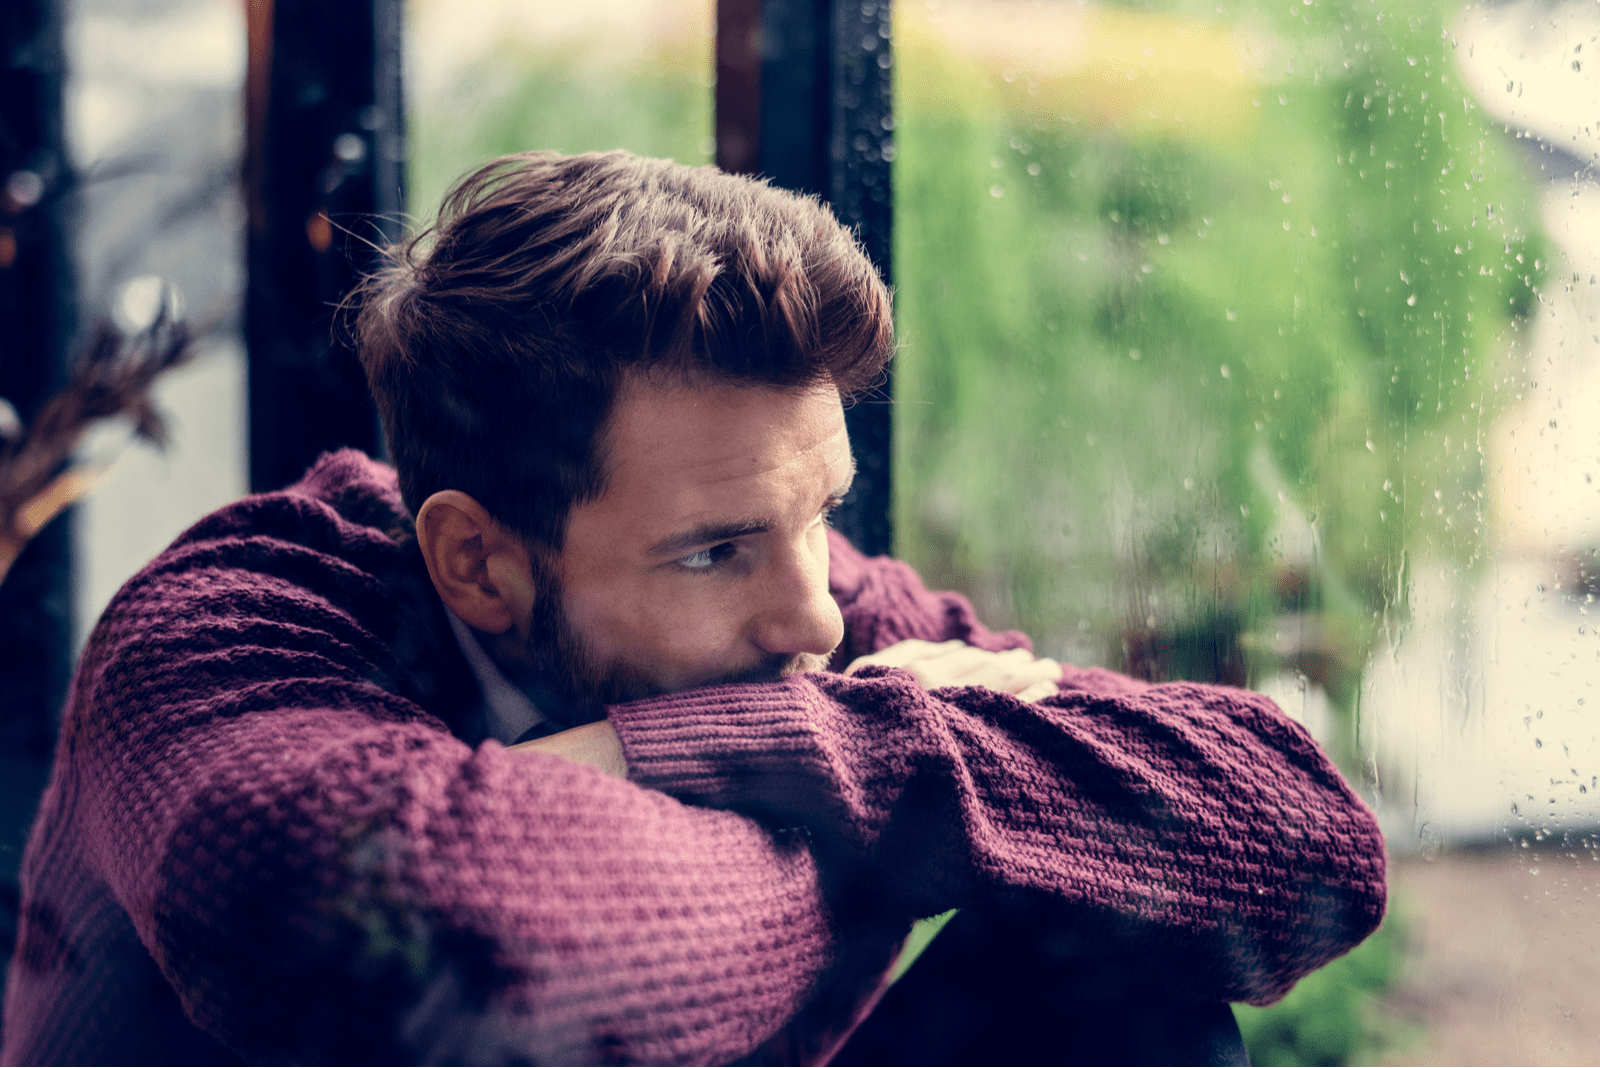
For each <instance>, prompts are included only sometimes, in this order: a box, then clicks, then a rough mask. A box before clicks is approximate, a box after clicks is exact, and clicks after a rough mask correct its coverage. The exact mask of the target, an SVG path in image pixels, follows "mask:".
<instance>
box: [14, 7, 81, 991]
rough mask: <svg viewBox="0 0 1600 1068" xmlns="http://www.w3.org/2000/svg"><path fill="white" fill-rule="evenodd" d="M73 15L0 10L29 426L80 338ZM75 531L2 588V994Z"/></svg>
mask: <svg viewBox="0 0 1600 1068" xmlns="http://www.w3.org/2000/svg"><path fill="white" fill-rule="evenodd" d="M63 8H64V5H63V4H61V3H59V2H58V0H6V2H5V3H3V4H0V56H3V58H4V67H3V70H0V397H4V398H5V399H6V400H8V401H10V402H11V404H12V405H13V406H14V407H15V408H16V409H17V414H18V415H19V416H20V417H21V420H22V422H23V423H24V424H27V423H31V422H32V420H33V416H34V414H35V412H36V411H37V410H38V409H39V407H40V406H41V405H42V404H43V403H44V402H45V401H46V400H48V399H49V398H50V397H51V396H52V395H53V394H54V393H55V392H56V391H57V390H59V389H60V388H61V387H62V386H63V385H64V384H65V382H66V354H67V348H68V345H69V343H70V336H71V333H72V329H73V313H72V308H73V292H74V272H73V269H72V261H71V247H70V244H69V242H68V240H67V233H68V224H67V219H66V217H65V215H66V210H67V209H66V203H67V202H66V200H65V199H64V197H65V196H66V195H67V194H68V193H69V192H70V190H71V186H72V182H71V174H70V172H69V170H68V161H67V156H66V150H65V146H64V142H63V133H62V108H61V99H62V97H61V94H62V82H63V79H64V77H65V62H64V59H63V44H62V25H61V20H62V17H63ZM3 450H4V442H0V451H3ZM71 523H72V512H71V510H70V509H69V510H68V511H67V512H66V513H65V514H63V515H61V516H58V517H57V518H56V519H55V520H54V521H53V522H51V523H50V524H49V525H48V526H46V527H45V528H44V529H43V530H41V531H40V532H39V533H38V534H36V535H35V536H34V537H33V539H32V540H31V541H29V542H28V546H27V548H26V549H24V550H23V552H22V555H21V556H20V557H19V558H18V559H17V561H16V563H15V564H13V565H12V567H11V570H10V573H9V574H8V575H7V576H6V577H5V580H4V581H3V582H0V985H3V983H4V974H5V973H4V969H5V964H6V961H7V959H8V958H9V956H10V954H11V947H12V946H13V944H15V942H16V922H17V904H18V897H17V868H18V865H19V863H20V861H21V859H22V846H23V844H24V842H25V841H26V839H27V835H28V828H29V826H30V825H31V824H32V822H33V812H34V808H35V806H36V805H37V804H38V799H39V793H40V791H41V790H42V789H43V788H44V783H45V778H46V775H47V774H48V771H49V766H50V755H51V752H52V750H53V748H54V746H53V742H54V739H55V722H56V716H57V714H58V712H59V709H60V707H61V701H62V698H63V697H64V696H65V694H66V689H67V681H68V677H69V674H70V672H71V668H72V661H71V656H72V528H71ZM0 993H3V991H0Z"/></svg>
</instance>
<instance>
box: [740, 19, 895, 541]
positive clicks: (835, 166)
mask: <svg viewBox="0 0 1600 1068" xmlns="http://www.w3.org/2000/svg"><path fill="white" fill-rule="evenodd" d="M890 25H891V20H890V7H889V2H888V0H866V2H862V0H854V2H851V0H718V3H717V90H716V92H717V98H716V113H717V164H718V166H720V167H722V168H723V169H724V170H730V171H737V172H739V173H744V174H760V175H764V176H766V177H768V178H771V179H772V180H773V182H774V183H775V184H777V185H781V186H784V187H785V188H788V189H795V190H798V191H800V192H803V193H815V194H817V195H819V196H821V197H823V198H824V199H825V200H827V201H828V203H829V204H830V205H831V206H832V207H833V211H834V214H835V215H837V216H838V217H839V221H840V222H842V223H844V224H845V225H846V226H849V227H852V228H854V229H855V230H856V232H857V233H858V234H859V235H860V237H861V243H862V245H863V246H864V247H865V248H866V250H867V255H868V256H870V257H871V258H872V262H873V263H874V264H875V265H876V266H877V268H878V271H879V273H881V274H882V275H883V280H884V282H885V283H888V282H889V281H890V280H891V274H890V266H891V264H890V253H891V249H892V244H891V226H892V223H893V216H894V204H893V200H892V196H891V191H890V163H891V161H892V160H893V159H894V145H893V140H892V138H893V135H892V132H891V131H892V130H893V128H894V111H893V108H892V106H891V93H890V87H891V81H892V77H891V76H892V71H891V69H890V67H891V64H892V62H893V58H892V57H893V53H892V50H891V48H890ZM751 146H756V147H755V150H754V151H753V152H752V151H751ZM891 411H892V410H891V408H890V406H889V390H888V387H887V386H886V387H885V388H884V389H883V391H882V392H881V395H878V396H873V397H868V398H864V399H863V400H861V401H859V402H857V403H856V404H855V405H854V406H853V407H851V408H850V409H849V410H847V411H846V413H845V419H846V421H847V423H848V424H849V428H850V441H851V444H852V447H853V448H854V449H855V454H856V465H857V468H858V474H857V476H856V486H855V489H854V490H853V491H852V492H851V494H850V497H849V498H848V499H847V500H846V501H845V505H844V507H843V508H841V509H840V510H839V512H838V513H837V514H836V516H835V525H836V526H838V527H839V529H840V530H841V531H843V532H844V533H845V534H846V535H847V536H848V537H849V538H850V540H851V541H852V542H854V543H855V544H856V545H857V547H859V548H861V549H862V550H864V551H866V552H869V553H887V552H889V551H890V549H891V548H892V546H893V528H892V527H891V525H890V516H889V509H890V504H891V499H892V498H891V495H890V485H889V477H890V443H891V436H892V435H891Z"/></svg>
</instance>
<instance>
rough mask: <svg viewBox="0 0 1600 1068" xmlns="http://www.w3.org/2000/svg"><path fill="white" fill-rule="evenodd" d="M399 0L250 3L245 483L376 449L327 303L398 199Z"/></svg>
mask: <svg viewBox="0 0 1600 1068" xmlns="http://www.w3.org/2000/svg"><path fill="white" fill-rule="evenodd" d="M400 4H401V0H352V2H349V3H337V4H329V3H324V2H321V0H257V2H255V3H252V4H251V5H250V70H249V74H248V85H247V88H246V113H247V131H246V152H247V156H248V158H247V161H246V168H245V180H246V186H247V190H246V205H247V211H248V213H249V229H248V233H249V238H248V241H249V249H248V264H249V289H248V294H247V297H246V309H245V319H246V326H245V329H246V337H247V339H248V343H249V360H250V370H249V382H250V484H251V488H252V489H255V490H258V491H259V490H268V489H275V488H278V487H280V486H283V485H285V484H286V483H289V482H292V481H294V480H295V479H297V478H299V477H300V475H301V474H303V473H304V472H305V469H306V468H307V467H308V466H309V465H310V464H311V463H312V461H314V460H315V459H316V457H317V456H318V455H319V454H320V453H322V452H324V451H325V450H328V449H335V448H339V447H342V446H346V445H349V446H354V447H356V448H359V449H363V450H366V451H367V452H369V453H373V454H378V453H380V452H381V438H380V434H379V432H378V424H377V418H376V415H375V412H374V409H373V406H372V400H371V397H370V396H369V394H368V392H367V386H366V380H365V378H364V377H363V376H362V373H361V368H360V365H359V364H358V363H357V361H356V359H355V354H354V353H353V352H352V351H351V350H350V349H349V347H348V346H347V345H346V344H345V343H344V341H343V339H342V338H341V336H340V335H339V332H338V329H337V326H338V324H337V323H336V320H335V315H334V309H335V307H336V306H337V305H338V303H339V301H340V300H341V299H342V298H343V297H344V296H345V294H346V293H348V292H349V290H350V288H351V286H353V285H354V284H355V282H356V281H357V280H358V278H359V277H360V274H361V272H362V271H364V270H366V269H367V268H368V267H369V266H371V264H372V262H373V251H372V248H371V246H370V244H369V242H380V243H381V242H383V241H385V240H392V239H393V238H395V237H396V236H398V233H399V215H400V212H401V210H402V209H403V207H404V193H403V187H404V174H403V166H404V154H405V142H404V130H405V125H404V118H405V117H404V112H403V107H402V102H401V90H400Z"/></svg>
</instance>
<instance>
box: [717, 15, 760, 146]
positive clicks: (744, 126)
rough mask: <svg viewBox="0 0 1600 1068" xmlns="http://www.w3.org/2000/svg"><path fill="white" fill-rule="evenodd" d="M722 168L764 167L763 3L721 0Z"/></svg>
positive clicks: (719, 137) (719, 110)
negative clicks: (762, 140) (762, 107)
mask: <svg viewBox="0 0 1600 1068" xmlns="http://www.w3.org/2000/svg"><path fill="white" fill-rule="evenodd" d="M716 86H717V88H716V109H715V110H716V127H717V130H716V133H717V166H718V167H721V168H722V169H723V170H725V171H728V172H729V173H731V174H754V173H755V172H756V171H758V170H759V169H760V168H761V0H717V80H716Z"/></svg>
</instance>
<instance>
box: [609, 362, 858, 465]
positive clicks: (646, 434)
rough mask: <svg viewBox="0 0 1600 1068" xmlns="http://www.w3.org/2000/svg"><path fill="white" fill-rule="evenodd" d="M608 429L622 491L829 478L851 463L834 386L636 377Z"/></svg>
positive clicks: (611, 460) (611, 458) (625, 390)
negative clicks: (687, 483) (664, 482)
mask: <svg viewBox="0 0 1600 1068" xmlns="http://www.w3.org/2000/svg"><path fill="white" fill-rule="evenodd" d="M608 429H609V432H608V434H607V438H608V441H607V446H608V448H607V452H608V453H609V456H608V459H609V465H608V466H609V467H610V471H611V475H612V481H613V485H614V486H615V484H616V482H618V481H619V480H620V481H622V482H629V483H634V482H640V481H644V482H650V481H652V480H660V479H671V480H673V481H676V479H675V478H674V477H673V476H692V477H693V478H694V480H695V481H704V482H711V483H715V482H717V481H722V480H737V479H743V478H748V477H751V476H757V475H761V474H766V473H774V474H789V475H791V476H801V475H804V474H807V473H810V474H814V475H815V476H818V477H827V472H828V471H829V469H831V468H833V467H837V466H840V465H841V464H843V465H848V464H849V462H850V460H849V439H848V437H847V436H846V434H845V424H844V411H843V407H842V405H841V403H840V400H839V393H838V391H837V390H836V389H834V388H833V387H831V386H821V387H813V388H807V389H792V390H779V389H772V388H768V387H762V386H742V385H732V384H725V383H709V384H693V385H679V384H672V385H665V386H663V385H658V384H654V383H651V382H648V381H645V380H640V379H634V380H632V381H630V382H629V383H627V385H626V386H624V388H623V389H622V390H621V391H620V392H619V394H618V397H617V407H616V409H615V410H614V411H613V413H612V419H611V423H610V427H609V428H608ZM786 469H788V470H786ZM635 488H638V487H635ZM659 488H665V487H659Z"/></svg>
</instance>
